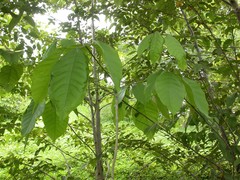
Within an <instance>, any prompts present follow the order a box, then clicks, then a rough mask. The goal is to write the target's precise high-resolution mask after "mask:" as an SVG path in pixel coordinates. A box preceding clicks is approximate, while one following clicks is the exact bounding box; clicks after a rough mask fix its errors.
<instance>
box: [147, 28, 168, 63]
mask: <svg viewBox="0 0 240 180" xmlns="http://www.w3.org/2000/svg"><path fill="white" fill-rule="evenodd" d="M163 43H164V39H163V37H162V36H161V34H160V33H159V32H155V33H153V35H152V38H151V45H150V50H149V57H150V60H151V61H152V63H153V64H155V63H156V62H157V61H158V60H159V59H160V57H161V53H162V51H163Z"/></svg>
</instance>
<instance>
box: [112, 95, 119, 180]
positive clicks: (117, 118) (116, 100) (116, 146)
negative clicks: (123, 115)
mask: <svg viewBox="0 0 240 180" xmlns="http://www.w3.org/2000/svg"><path fill="white" fill-rule="evenodd" d="M115 116H116V117H115V118H116V124H115V125H116V139H115V147H114V155H113V161H112V179H113V180H114V168H115V164H116V161H117V152H118V133H119V129H118V121H119V117H118V97H117V93H116V95H115Z"/></svg>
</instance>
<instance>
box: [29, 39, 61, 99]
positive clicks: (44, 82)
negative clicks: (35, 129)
mask: <svg viewBox="0 0 240 180" xmlns="http://www.w3.org/2000/svg"><path fill="white" fill-rule="evenodd" d="M55 48H56V44H55V43H54V44H53V45H52V46H50V47H49V49H48V50H47V52H46V53H45V54H44V55H43V58H44V60H43V61H42V62H40V63H39V64H38V66H37V67H36V68H35V69H34V71H33V75H32V78H31V79H32V86H31V91H32V97H33V99H34V101H35V102H36V103H40V102H42V101H44V99H45V98H46V97H47V94H48V88H49V84H50V79H51V72H52V69H53V67H54V65H55V64H56V62H57V61H58V60H59V58H60V55H61V52H60V51H59V50H56V51H55Z"/></svg>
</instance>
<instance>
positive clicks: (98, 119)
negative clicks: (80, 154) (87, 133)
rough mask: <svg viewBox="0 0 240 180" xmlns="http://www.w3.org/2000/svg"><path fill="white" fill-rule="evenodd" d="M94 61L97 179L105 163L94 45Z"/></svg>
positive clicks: (93, 30)
mask: <svg viewBox="0 0 240 180" xmlns="http://www.w3.org/2000/svg"><path fill="white" fill-rule="evenodd" d="M94 7H95V0H92V8H91V9H92V25H91V30H92V42H94V41H95V27H94V18H93V15H94ZM92 54H93V57H92V62H93V76H94V90H95V102H94V112H95V113H94V118H93V119H92V121H94V123H93V126H94V127H93V133H94V134H93V137H94V145H95V151H96V159H97V164H96V171H95V178H96V179H97V180H103V179H104V174H103V163H102V138H101V117H100V98H99V89H98V85H99V74H98V71H97V69H98V68H97V66H98V65H97V63H96V61H95V59H94V57H96V50H95V48H94V47H93V50H92Z"/></svg>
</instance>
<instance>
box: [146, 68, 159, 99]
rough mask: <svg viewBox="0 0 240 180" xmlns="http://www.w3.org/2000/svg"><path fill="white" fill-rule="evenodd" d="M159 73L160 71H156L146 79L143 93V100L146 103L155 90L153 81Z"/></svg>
mask: <svg viewBox="0 0 240 180" xmlns="http://www.w3.org/2000/svg"><path fill="white" fill-rule="evenodd" d="M160 73H161V71H158V72H155V73H153V74H150V75H149V76H148V77H147V86H146V88H145V92H144V99H145V101H146V102H148V101H149V100H150V99H151V97H152V93H153V91H154V89H155V81H156V79H157V77H158V76H159V74H160Z"/></svg>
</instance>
